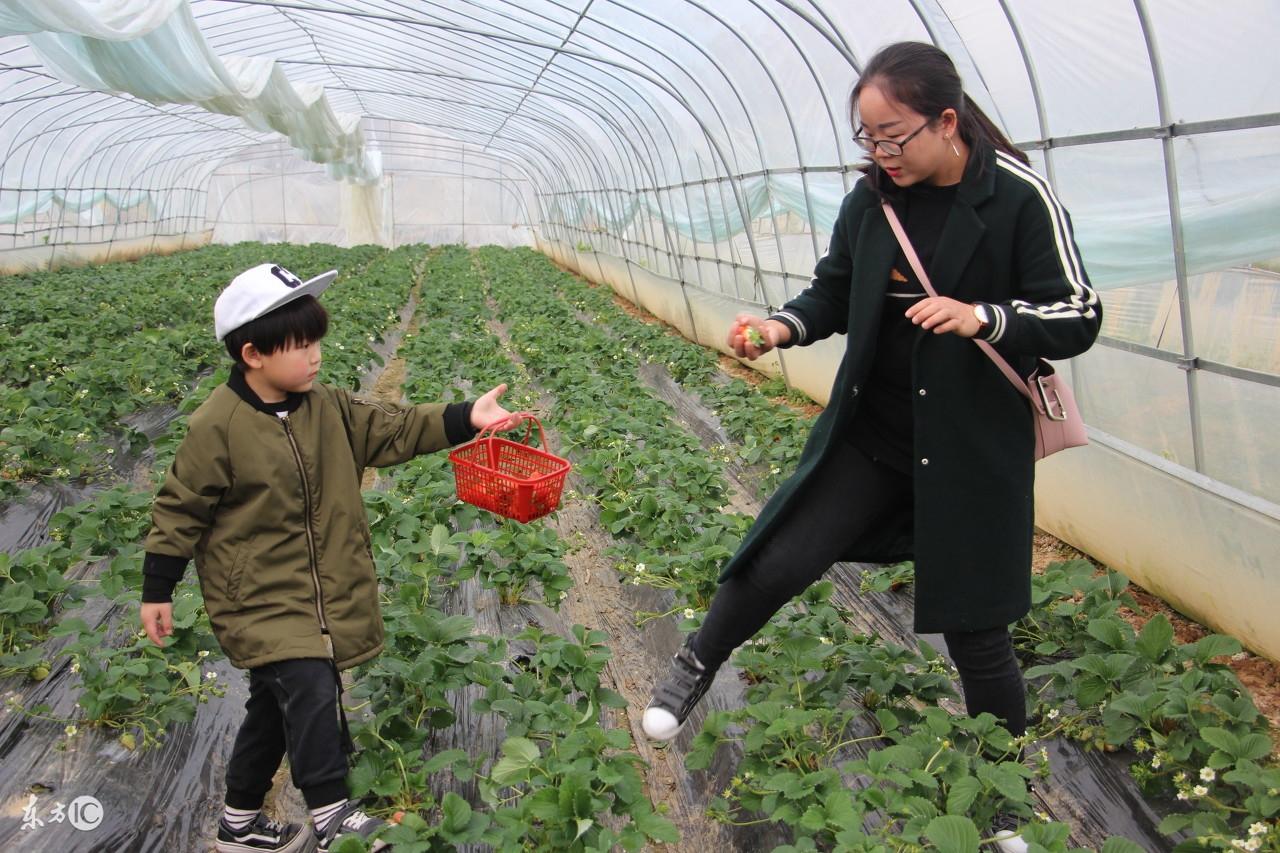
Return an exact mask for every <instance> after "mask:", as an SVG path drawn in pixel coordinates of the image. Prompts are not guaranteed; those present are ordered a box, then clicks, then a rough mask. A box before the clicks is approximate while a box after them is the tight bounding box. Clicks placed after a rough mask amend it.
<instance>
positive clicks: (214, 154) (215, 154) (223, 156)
mask: <svg viewBox="0 0 1280 853" xmlns="http://www.w3.org/2000/svg"><path fill="white" fill-rule="evenodd" d="M265 145H273V142H270V141H268V142H266V143H265ZM206 152H207V154H209V155H210V156H209V158H207V160H214V161H219V163H221V161H225V160H227V158H228V156H230V155H229V154H228V152H227V150H225V149H224V147H220V149H209V150H207V151H206ZM539 154H544V152H541V151H539ZM270 156H279V155H278V154H275V152H273V154H271V155H270ZM488 156H494V155H488ZM173 159H175V160H177V159H182V160H187V161H189V159H191V155H189V154H187V155H179V156H177V158H173ZM548 160H549V161H554V160H553V158H548ZM197 161H200V160H197ZM512 161H513V163H520V164H521V165H524V167H529V165H535V164H536V160H535V158H525V159H513V160H512ZM521 172H522V173H524V172H525V169H524V168H521ZM212 174H214V172H211V173H210V175H209V177H210V178H211V177H212ZM264 177H269V175H264ZM543 177H544V179H545V178H547V175H543ZM529 181H530V183H532V181H531V178H529Z"/></svg>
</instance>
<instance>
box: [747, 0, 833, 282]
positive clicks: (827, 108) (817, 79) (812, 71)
mask: <svg viewBox="0 0 1280 853" xmlns="http://www.w3.org/2000/svg"><path fill="white" fill-rule="evenodd" d="M751 4H752V5H753V6H755V7H756V8H757V9H759V10H760V12H761V13H762V14H764V15H765V16H766V17H767V18H768V19H769V20H770V21H772V22H773V25H774V26H775V27H777V28H778V31H779V32H781V33H782V34H783V35H784V36H786V38H787V41H788V42H790V43H791V47H792V48H793V49H794V50H795V52H796V56H798V57H800V61H801V62H803V63H804V67H805V69H806V70H808V72H809V76H810V77H812V78H813V85H814V86H815V87H817V89H818V96H819V98H820V99H821V102H822V110H823V112H825V113H826V114H827V121H828V122H829V123H830V124H831V138H832V140H833V141H834V142H835V144H836V160H837V161H838V162H840V163H844V162H845V153H844V141H843V137H844V134H843V133H841V132H840V127H839V125H838V124H837V123H836V117H835V114H834V113H832V112H831V99H830V98H829V97H828V96H827V87H826V85H825V84H824V83H823V82H822V75H820V74H819V73H818V69H816V68H814V67H813V63H812V62H810V61H809V55H808V54H807V53H805V52H804V50H803V49H802V48H801V47H800V43H799V42H798V41H796V39H795V36H793V35H791V30H790V29H788V28H787V27H785V26H783V25H782V22H781V21H780V20H778V18H777V17H775V16H774V14H773V13H772V12H770V11H769V10H768V9H766V8H765V6H764V5H763V4H762V3H761V2H760V0H751ZM799 165H800V167H801V171H800V180H801V185H802V187H803V189H804V202H805V209H806V210H807V212H808V215H809V230H810V232H811V233H812V232H814V231H816V224H815V222H814V213H813V202H812V200H811V199H810V197H809V183H808V180H807V178H806V177H805V172H806V170H805V168H804V165H805V164H804V161H803V158H802V159H801V160H800V163H799ZM840 178H841V180H842V181H843V182H844V189H845V192H848V191H849V173H848V172H841V173H840ZM817 240H818V238H817V235H816V234H814V243H813V256H814V257H815V258H817V257H820V256H821V252H819V251H818V242H817Z"/></svg>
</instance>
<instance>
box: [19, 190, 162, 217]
mask: <svg viewBox="0 0 1280 853" xmlns="http://www.w3.org/2000/svg"><path fill="white" fill-rule="evenodd" d="M27 195H28V196H29V197H28V198H26V199H24V200H23V201H22V202H21V203H18V202H17V201H16V200H15V202H13V203H12V206H10V207H5V206H3V205H0V222H21V221H22V220H24V219H26V218H27V217H30V216H36V215H38V214H41V213H44V212H45V211H46V210H48V209H49V208H51V207H53V206H54V205H58V206H59V207H61V208H62V209H63V210H66V211H68V212H70V213H84V212H86V211H89V210H92V209H93V208H95V207H96V206H97V205H99V204H105V205H107V206H109V207H112V208H115V209H116V210H129V209H131V208H134V207H137V206H138V205H140V204H146V203H147V202H151V201H153V199H152V195H151V193H149V192H147V191H145V190H130V191H126V192H122V193H113V192H109V191H107V190H99V191H96V192H95V191H90V190H81V191H73V192H52V191H36V192H33V193H29V194H27Z"/></svg>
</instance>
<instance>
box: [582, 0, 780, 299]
mask: <svg viewBox="0 0 1280 853" xmlns="http://www.w3.org/2000/svg"><path fill="white" fill-rule="evenodd" d="M614 5H615V6H618V7H619V8H621V9H624V10H625V11H627V12H629V13H631V14H633V15H636V16H637V17H639V18H643V19H644V20H647V21H649V22H650V23H653V24H655V25H657V26H659V27H661V28H662V29H665V30H667V31H669V32H671V33H673V34H674V35H675V36H676V37H677V38H680V39H682V40H684V41H685V42H687V43H688V44H689V45H690V46H691V47H692V48H693V49H694V50H696V51H698V53H700V54H701V55H702V56H703V58H704V59H706V60H707V62H708V63H710V65H711V66H712V67H713V68H715V69H716V70H717V71H719V72H720V76H721V77H722V78H723V79H724V82H725V83H726V84H727V85H728V86H729V90H730V91H731V92H733V93H734V97H735V98H736V99H737V100H738V105H739V107H740V108H741V109H742V113H743V115H744V117H745V118H746V119H747V123H748V126H749V127H750V128H751V134H752V138H753V139H754V140H755V143H756V152H757V154H758V156H759V159H760V161H761V162H762V163H763V161H764V146H763V144H762V142H761V139H760V134H759V131H758V130H757V128H756V127H755V123H754V122H753V121H752V118H751V114H750V111H749V110H747V108H746V103H745V101H744V99H743V97H742V93H741V92H739V91H738V88H737V86H736V85H735V84H734V82H733V80H732V79H731V78H730V77H729V76H728V74H726V73H725V72H724V69H723V68H722V67H721V66H720V63H719V62H717V61H716V59H715V58H714V57H712V56H711V55H710V54H708V53H707V51H706V50H705V48H703V47H702V45H700V44H698V43H697V42H696V41H693V40H692V39H690V38H689V37H688V36H686V35H684V34H683V33H681V32H679V31H678V30H676V29H675V28H673V27H671V26H670V25H668V24H667V23H666V22H664V21H660V20H658V19H656V18H654V17H653V16H651V15H649V14H647V13H645V12H642V11H639V10H637V9H635V8H632V7H629V6H624V5H623V4H622V3H621V2H619V0H614ZM711 17H712V18H713V19H715V20H717V21H720V22H721V23H722V24H723V23H724V22H723V21H721V19H719V18H718V17H716V16H715V15H712V16H711ZM595 23H596V24H598V25H599V26H600V27H601V28H602V29H605V30H608V31H610V32H613V33H615V34H617V35H619V36H621V37H623V38H625V39H628V40H630V41H634V42H636V43H637V44H640V45H642V46H644V47H645V48H646V49H648V50H651V51H653V52H654V53H656V54H658V55H659V56H662V57H663V58H664V59H665V60H667V61H668V62H669V63H670V64H671V65H672V66H673V67H675V68H677V69H679V70H680V71H681V72H682V73H683V74H684V76H685V77H686V78H687V79H688V81H689V82H690V84H691V85H693V86H694V87H695V88H696V89H697V90H698V92H699V94H701V95H702V97H703V99H704V100H706V102H707V103H708V104H709V105H710V106H711V110H712V113H713V114H714V115H715V117H716V119H717V120H718V121H719V123H720V127H721V130H722V131H723V133H724V136H725V139H726V140H727V141H728V142H729V144H730V147H729V151H730V153H732V154H733V159H734V162H733V165H730V164H729V162H728V160H727V159H726V158H724V157H723V156H722V157H721V160H722V164H723V166H724V169H725V175H724V177H723V180H716V182H715V183H716V192H717V194H718V195H719V196H720V210H721V213H722V215H723V216H724V228H725V233H726V234H729V233H731V231H732V229H731V228H730V224H729V221H728V211H729V203H728V200H727V199H725V197H724V182H725V181H727V182H728V183H729V189H730V191H731V192H732V193H733V196H734V201H735V203H736V205H737V207H738V213H739V216H741V217H742V222H743V225H744V226H745V232H744V233H745V234H746V235H747V246H748V249H749V251H750V252H751V257H752V263H753V266H754V267H755V268H756V270H757V273H756V275H755V277H754V279H755V280H754V284H755V286H756V287H757V288H758V289H759V292H760V295H761V297H763V296H764V283H763V279H762V278H761V276H760V274H759V270H760V258H759V252H758V251H757V250H756V245H755V235H754V234H752V233H751V229H750V221H751V217H750V215H749V213H750V211H749V208H748V207H747V205H746V201H745V198H744V197H742V195H741V187H740V185H739V184H738V183H737V182H735V181H734V179H733V175H734V174H736V173H737V172H739V171H741V167H740V166H739V165H738V164H737V152H736V150H735V149H734V148H733V146H732V133H730V131H729V124H728V122H727V121H726V119H725V117H724V115H723V114H722V113H721V112H720V110H719V108H718V107H717V106H716V102H715V99H713V98H712V97H711V96H710V94H709V93H708V92H707V90H706V88H705V87H704V86H703V85H702V82H701V81H700V80H699V79H698V77H697V75H695V74H693V73H692V72H690V71H689V69H688V68H686V67H685V66H684V65H683V64H681V63H679V62H677V61H676V60H675V59H673V58H671V57H670V56H668V55H667V54H666V53H664V52H663V51H662V50H661V49H659V48H658V47H657V46H655V45H654V44H652V43H650V42H649V41H647V40H645V39H641V38H639V37H638V36H636V35H635V34H633V33H630V32H627V31H626V30H624V29H622V28H621V27H618V26H615V25H613V24H611V23H609V22H607V21H596V22H595ZM726 28H728V27H727V25H726ZM584 38H592V40H594V41H598V42H601V43H603V40H601V39H597V38H594V37H589V36H584ZM615 49H616V48H615ZM644 67H646V68H653V69H654V70H655V71H656V70H657V69H656V67H654V66H651V65H649V64H648V63H644ZM683 106H684V108H685V110H686V112H688V113H689V115H690V117H691V118H693V120H694V121H695V122H696V123H697V124H698V126H699V128H700V129H701V131H702V133H703V136H704V137H705V138H706V140H707V143H708V146H709V147H712V148H715V147H717V146H716V143H715V141H714V137H713V136H712V134H711V132H710V129H709V128H708V126H707V124H706V123H705V122H703V121H702V119H701V117H700V116H698V114H697V112H696V111H695V110H694V109H693V107H692V105H690V104H688V103H687V102H686V103H684V104H683ZM712 159H715V151H714V150H713V151H712ZM675 162H676V166H677V169H678V170H679V173H680V178H681V183H682V184H683V185H685V199H686V205H687V206H688V207H689V209H690V210H692V205H691V204H689V201H688V190H687V184H688V179H687V178H686V177H685V175H684V164H683V162H682V158H680V157H679V156H678V149H677V156H676V158H675ZM697 165H698V167H699V172H700V173H701V176H702V181H701V182H700V183H701V186H702V191H703V197H704V201H705V203H706V205H707V210H708V211H710V210H712V205H711V199H710V198H709V197H708V196H707V192H708V190H707V180H708V179H707V176H706V174H705V172H702V168H701V163H700V162H698V163H697ZM655 186H656V181H655ZM655 193H656V194H657V196H658V197H659V198H660V197H661V194H660V193H659V192H658V191H657V190H655ZM770 207H771V208H772V205H770ZM774 225H775V227H774V234H775V237H776V236H777V227H776V225H777V223H776V222H775V223H774ZM707 242H709V243H712V244H713V245H714V244H715V243H716V241H715V240H714V239H712V240H708V241H707ZM732 246H733V244H732V242H729V250H730V260H732ZM778 254H779V255H781V254H782V248H781V245H780V244H779V246H778ZM716 255H717V257H719V251H718V249H717V253H716ZM681 278H682V279H683V276H682V277H681ZM734 285H735V288H734V289H735V294H736V295H737V296H738V297H739V298H741V294H740V293H737V280H736V279H734ZM761 301H764V300H763V298H762V300H761Z"/></svg>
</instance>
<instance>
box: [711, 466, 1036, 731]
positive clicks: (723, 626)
mask: <svg viewBox="0 0 1280 853" xmlns="http://www.w3.org/2000/svg"><path fill="white" fill-rule="evenodd" d="M912 489H913V485H912V480H911V477H910V476H908V475H906V474H903V473H901V472H899V471H896V470H894V469H893V468H890V467H888V466H887V465H884V464H881V463H879V462H876V461H874V460H872V459H870V458H869V457H868V456H867V455H866V454H864V453H863V452H862V451H860V450H858V449H857V448H856V447H854V446H853V445H852V444H849V443H848V442H843V441H842V442H840V447H839V449H838V450H836V451H835V453H834V454H833V458H832V459H831V460H830V462H829V463H828V464H827V466H826V467H825V468H824V469H822V470H821V471H820V472H818V474H817V475H816V476H815V477H814V478H813V481H812V482H811V483H809V484H808V485H807V486H806V489H805V491H804V492H803V494H802V495H800V496H799V497H798V498H797V500H798V502H799V504H798V505H797V506H796V507H795V508H794V509H793V510H791V511H789V513H788V515H787V517H786V519H785V520H784V521H783V523H782V524H781V525H780V527H779V529H778V532H777V533H776V534H775V535H774V536H773V537H772V538H771V539H770V540H769V541H768V542H765V543H764V544H763V545H762V546H761V547H760V550H759V551H758V552H757V553H756V555H755V557H754V558H753V559H752V561H751V562H750V564H748V565H747V566H746V567H744V569H743V570H742V571H741V572H739V573H738V574H737V575H735V576H733V577H731V578H729V579H728V580H726V581H725V582H724V583H723V584H721V585H720V588H719V589H718V590H717V591H716V595H715V598H713V599H712V601H711V608H710V610H709V611H708V612H707V617H706V619H704V620H703V623H702V627H701V628H700V629H699V630H698V633H697V636H696V637H695V638H694V641H693V651H694V653H695V654H696V655H697V656H698V660H699V661H701V662H702V664H703V665H704V666H706V667H707V668H708V669H711V670H713V671H714V670H715V669H718V668H719V667H720V665H721V664H723V663H724V662H725V661H726V660H728V659H729V655H731V654H732V653H733V650H734V649H736V648H737V647H738V646H740V645H742V644H743V643H744V642H746V641H747V640H748V639H750V638H751V637H752V636H754V635H755V633H756V632H757V631H759V630H760V629H761V628H763V627H764V625H765V623H766V622H768V621H769V619H771V618H772V617H773V614H775V613H777V612H778V610H779V609H781V608H782V606H783V605H784V604H786V603H787V602H788V601H790V600H791V599H792V598H794V597H795V596H797V595H799V594H800V593H801V592H803V591H804V590H805V589H806V588H807V587H808V586H809V585H810V584H812V583H814V582H815V581H817V580H818V579H819V578H821V577H822V575H823V574H824V573H825V572H826V571H827V569H829V568H831V565H832V564H833V563H835V562H836V561H837V560H839V559H840V558H841V556H842V555H843V554H845V553H846V552H847V551H848V549H849V545H850V544H851V543H853V542H855V541H857V540H858V539H859V538H860V537H862V536H863V535H864V534H865V533H866V532H867V531H869V530H871V529H873V528H874V527H875V526H876V525H877V524H883V523H884V522H885V521H886V520H887V519H888V518H889V517H891V516H892V515H894V514H895V513H896V512H898V511H899V510H900V509H902V508H903V507H904V506H910V503H911V501H912V497H913V491H912ZM943 637H944V638H945V639H946V642H947V651H948V653H949V654H950V655H951V659H952V660H953V661H954V662H955V665H956V669H958V670H959V671H960V682H961V684H962V685H963V687H964V700H965V706H966V708H967V710H968V712H969V714H970V715H972V716H977V715H978V714H980V713H982V712H983V711H988V712H990V713H992V714H994V715H995V716H996V717H998V718H999V719H1001V720H1003V721H1004V722H1005V727H1006V728H1007V729H1009V731H1010V732H1012V733H1013V734H1015V735H1019V734H1022V732H1023V731H1024V730H1025V729H1026V722H1027V711H1026V686H1025V684H1024V682H1023V680H1022V670H1021V669H1020V668H1019V667H1018V661H1017V658H1015V657H1014V654H1013V643H1012V640H1011V639H1010V637H1009V629H1008V626H1005V625H1000V626H996V627H993V628H989V629H985V630H981V631H957V632H948V633H946V634H944V635H943Z"/></svg>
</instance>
